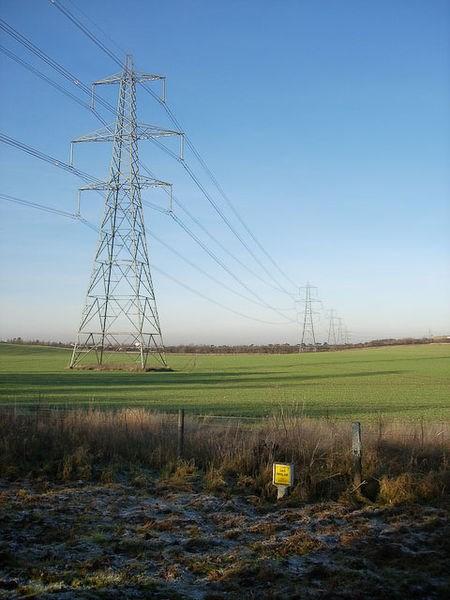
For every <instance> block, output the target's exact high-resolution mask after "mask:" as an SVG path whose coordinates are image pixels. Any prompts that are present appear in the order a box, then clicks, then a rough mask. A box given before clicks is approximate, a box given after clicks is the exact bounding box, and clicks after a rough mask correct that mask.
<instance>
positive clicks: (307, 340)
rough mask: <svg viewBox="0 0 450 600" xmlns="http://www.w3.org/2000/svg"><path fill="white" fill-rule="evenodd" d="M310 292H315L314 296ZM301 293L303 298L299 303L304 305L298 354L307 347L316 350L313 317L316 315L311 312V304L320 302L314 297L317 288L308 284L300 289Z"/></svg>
mask: <svg viewBox="0 0 450 600" xmlns="http://www.w3.org/2000/svg"><path fill="white" fill-rule="evenodd" d="M312 290H315V292H314V294H313V293H312ZM302 292H303V298H302V299H301V300H300V301H301V302H302V303H303V304H304V309H303V326H302V334H301V337H300V345H299V352H303V351H304V350H306V349H307V348H309V347H312V348H313V349H314V350H316V349H317V343H316V334H315V331H314V315H315V314H317V313H316V312H315V311H314V310H313V303H314V302H320V300H319V299H318V298H316V297H314V295H315V294H316V293H317V287H315V286H314V285H311V284H310V283H309V282H308V283H307V284H306V285H305V286H303V287H301V288H300V295H301V294H302Z"/></svg>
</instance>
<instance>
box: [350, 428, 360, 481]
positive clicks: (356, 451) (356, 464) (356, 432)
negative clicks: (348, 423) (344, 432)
mask: <svg viewBox="0 0 450 600" xmlns="http://www.w3.org/2000/svg"><path fill="white" fill-rule="evenodd" d="M361 457H362V443H361V423H359V422H358V421H356V422H355V423H352V471H353V485H354V486H355V488H359V487H360V485H361V483H362V462H361Z"/></svg>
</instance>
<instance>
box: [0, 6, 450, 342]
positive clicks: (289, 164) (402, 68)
mask: <svg viewBox="0 0 450 600" xmlns="http://www.w3.org/2000/svg"><path fill="white" fill-rule="evenodd" d="M63 3H65V5H66V6H67V7H68V8H69V9H70V10H73V11H74V13H76V7H79V8H81V9H82V10H83V11H84V12H85V13H86V14H87V15H88V16H89V17H91V18H92V19H93V20H94V22H95V23H97V24H98V25H100V26H101V27H102V28H103V29H104V30H105V31H106V32H107V33H108V34H109V35H110V36H111V38H112V39H113V40H115V41H116V42H117V43H119V44H120V46H121V47H122V48H124V49H125V50H126V51H128V52H132V53H133V55H134V58H135V63H136V65H137V67H138V69H139V70H142V71H148V72H156V73H162V74H165V75H166V76H167V78H168V101H169V104H170V106H171V107H172V109H173V110H174V112H175V114H176V115H177V118H178V119H179V120H180V121H181V123H182V124H183V127H184V129H185V131H186V132H187V133H188V134H189V135H190V137H191V139H192V140H193V141H194V143H195V144H196V146H197V147H198V149H199V150H200V152H201V154H202V156H203V157H204V158H206V160H207V162H208V164H209V166H210V167H211V168H212V170H213V171H214V172H215V174H216V175H217V177H218V179H219V181H220V182H221V184H222V186H223V187H224V188H225V190H226V191H227V193H228V195H229V197H230V198H231V199H232V201H233V203H234V205H235V206H236V207H237V208H238V210H239V211H240V213H241V214H242V216H243V218H244V219H245V221H246V222H247V223H248V224H249V225H250V227H251V229H252V231H253V232H254V233H255V235H256V236H257V237H258V238H259V239H260V240H261V242H262V243H263V244H264V246H265V248H267V250H268V251H269V252H270V253H271V255H272V256H273V257H274V258H275V259H276V261H277V262H278V263H279V264H281V265H282V266H283V269H284V270H285V271H286V273H287V274H288V275H289V277H290V278H291V279H292V280H294V282H298V285H303V284H304V282H305V281H307V280H309V281H311V282H312V283H314V284H315V285H316V286H318V293H319V296H320V298H321V299H322V300H323V307H324V310H325V309H327V308H334V309H336V310H337V312H338V314H339V315H340V316H342V317H343V318H344V319H345V322H346V324H347V326H348V328H349V330H350V331H351V332H352V335H353V338H354V339H367V338H372V337H390V336H406V335H415V336H422V335H425V334H427V333H428V332H429V331H431V332H432V333H434V334H439V333H449V332H450V270H449V263H450V260H449V259H450V241H449V240H450V236H449V231H450V213H449V196H450V175H449V159H450V118H449V107H450V79H449V77H450V65H449V56H450V54H449V42H448V40H449V33H450V32H449V29H450V27H449V24H450V5H449V3H448V2H447V1H444V0H443V1H441V0H431V1H430V0H421V1H415V0H408V1H406V0H405V1H401V0H394V1H392V0H391V1H383V0H381V1H377V2H365V1H362V0H358V1H351V0H343V1H341V2H337V1H331V0H330V1H312V0H311V1H302V0H296V1H294V0H287V1H284V2H276V1H272V2H269V1H265V0H263V1H256V0H252V1H236V0H228V1H227V2H218V1H207V0H197V1H192V0H185V1H172V0H168V1H167V2H156V1H153V0H150V1H145V2H144V1H143V0H128V1H127V3H126V9H124V3H123V1H122V0H109V1H108V2H107V3H106V2H103V1H100V0H94V1H92V0H91V1H89V2H88V1H85V0H76V1H74V2H72V3H70V2H68V1H67V0H63ZM74 6H75V8H74ZM1 8H2V11H1V12H2V18H3V19H5V20H6V21H7V22H8V23H9V24H10V25H12V26H13V27H14V28H16V29H17V30H18V31H20V32H21V33H22V34H24V35H26V36H27V37H29V38H30V39H31V40H32V41H33V42H34V43H35V44H37V45H38V46H39V47H40V48H42V49H43V50H44V51H45V52H47V53H48V54H49V55H50V56H52V57H53V58H55V59H56V60H58V61H59V62H60V63H62V64H63V65H64V66H66V67H67V68H68V69H70V70H71V71H72V72H73V73H75V74H76V75H77V76H78V77H79V78H80V79H81V80H82V81H83V82H85V83H88V84H89V83H90V82H91V81H93V80H95V79H98V78H100V77H103V76H105V75H108V74H111V73H114V72H115V71H116V70H117V68H116V65H115V64H114V63H113V62H112V61H111V59H110V58H108V57H107V56H106V55H104V54H103V53H102V52H101V51H100V50H99V49H98V48H97V47H96V46H94V45H93V44H92V43H91V42H90V41H89V40H87V38H86V37H84V36H83V34H82V33H81V32H80V31H79V30H77V29H76V28H75V27H74V25H73V24H72V23H70V22H69V21H68V20H67V19H66V18H65V17H64V16H63V15H61V13H60V12H59V11H58V10H56V9H55V8H54V7H52V5H51V4H50V3H49V2H47V0H35V1H33V2H31V1H25V0H19V1H18V0H2V2H1ZM125 12H126V14H124V13H125ZM76 14H78V15H79V13H76ZM79 16H81V17H82V18H83V19H84V17H83V15H79ZM89 26H90V27H92V25H89ZM94 30H95V29H94ZM95 31H96V33H97V34H98V35H99V36H100V37H102V34H101V33H100V32H99V31H98V30H95ZM102 39H103V41H105V42H106V43H107V44H108V45H111V44H112V42H111V41H110V40H109V39H107V38H104V37H102ZM1 43H2V45H3V46H5V47H7V48H8V49H10V50H12V51H13V52H15V53H16V54H18V55H20V56H21V57H22V58H23V59H25V60H27V61H28V62H31V63H33V64H34V65H35V66H37V67H38V68H39V69H41V70H42V71H44V72H45V73H46V74H47V75H49V76H50V77H52V78H54V79H55V80H57V81H58V82H59V83H61V84H62V85H64V86H65V87H67V88H68V89H70V91H72V92H73V93H78V92H77V90H76V88H75V87H72V88H70V84H68V83H67V82H64V80H62V79H58V76H57V75H55V74H54V73H53V72H52V71H51V70H49V69H48V68H46V67H45V65H43V64H42V63H39V62H38V60H37V59H36V58H35V57H34V56H32V55H30V54H29V53H28V52H27V51H26V50H25V49H23V48H22V47H21V46H19V45H18V44H17V43H16V42H14V41H13V40H12V39H10V38H9V37H8V36H6V35H2V41H1ZM114 50H115V51H116V49H115V48H114ZM0 69H1V85H2V94H1V97H0V103H1V117H0V119H1V130H2V131H3V132H5V133H6V134H8V135H10V136H12V137H15V138H17V139H19V140H21V141H24V142H26V143H28V144H30V145H32V146H35V147H37V148H39V149H41V150H43V151H44V152H46V153H48V154H51V155H53V156H55V157H58V158H60V159H62V160H66V159H67V157H68V147H69V141H70V140H71V139H73V138H75V137H77V136H79V135H81V134H84V133H87V132H90V131H92V130H95V129H97V128H98V127H99V124H98V122H97V121H96V120H95V118H94V117H93V115H92V114H90V113H89V112H88V111H86V110H84V109H83V108H81V107H79V106H78V105H76V104H74V103H73V102H72V101H71V100H70V99H68V98H66V97H65V96H62V95H60V94H59V93H58V92H57V91H55V90H54V89H52V88H50V87H49V86H48V85H47V84H45V83H44V82H42V81H41V80H39V79H37V78H36V77H35V76H34V75H32V74H30V73H28V72H27V71H25V70H24V69H23V68H22V67H20V66H19V65H17V64H16V63H14V62H12V61H11V60H10V59H8V58H6V57H4V56H3V55H0ZM102 93H103V94H105V98H107V99H108V100H110V101H111V102H115V96H114V94H115V93H116V89H109V90H107V91H103V92H102ZM79 96H80V98H82V97H83V96H82V94H79ZM138 113H139V117H140V119H141V120H142V121H145V122H149V123H153V124H160V125H164V126H167V125H169V122H168V120H167V118H166V116H165V114H164V112H163V111H162V110H161V108H160V107H159V106H158V105H157V104H156V103H155V102H153V101H152V99H151V97H150V96H149V95H147V94H140V95H139V97H138ZM105 116H107V115H105ZM140 149H141V158H142V161H143V162H144V163H145V164H146V165H148V166H149V167H150V168H151V169H152V171H154V172H155V173H156V174H157V175H158V176H159V177H160V178H161V179H164V180H166V181H172V182H173V183H174V189H175V192H176V194H177V196H178V197H180V199H182V201H183V202H184V203H185V204H186V205H187V206H188V207H189V208H190V210H191V211H192V212H193V213H194V214H195V215H196V217H198V218H199V219H200V220H201V221H202V223H204V224H205V226H207V227H208V229H209V230H210V231H211V232H212V233H213V235H215V236H216V237H217V238H218V239H220V240H221V242H222V243H223V244H225V245H226V246H227V247H229V248H230V249H231V250H232V251H233V252H234V253H235V254H237V255H238V256H239V257H240V259H241V260H243V261H245V262H246V263H248V265H249V266H251V267H252V268H253V269H254V270H255V271H258V272H261V271H260V270H259V267H258V265H257V264H256V263H255V262H254V261H253V259H252V258H251V257H250V256H249V255H248V254H246V251H245V249H244V248H243V247H241V246H240V245H239V243H238V242H237V241H236V240H235V239H233V237H232V236H231V235H230V233H229V232H227V230H226V228H225V227H224V225H223V223H221V222H220V221H219V220H218V219H217V215H215V213H214V211H212V210H211V207H210V206H209V205H208V203H207V202H206V200H205V199H204V198H202V196H201V194H200V193H199V192H198V190H196V188H195V186H193V185H192V183H191V182H189V180H188V179H187V178H186V176H185V175H184V174H183V172H182V170H181V168H180V166H179V165H177V164H176V163H174V162H173V161H170V160H169V159H168V158H167V157H166V156H165V155H163V154H161V153H160V152H159V150H158V149H157V148H156V147H155V146H154V145H152V144H151V143H150V142H141V146H140ZM110 151H111V148H110V146H109V145H107V144H105V145H98V144H92V145H89V146H88V145H87V144H86V145H83V147H80V148H78V149H77V165H78V166H79V167H80V168H82V169H84V170H86V171H88V172H90V173H92V174H94V175H96V176H98V177H101V178H105V177H106V175H107V172H108V167H109V156H110ZM0 152H1V181H2V185H1V189H0V192H2V193H6V194H11V195H14V196H18V197H20V198H24V199H27V200H31V201H35V202H40V203H43V204H49V205H52V206H57V207H60V208H62V209H63V210H73V207H74V202H75V197H76V189H77V187H78V186H79V185H80V182H79V180H77V179H76V178H75V177H74V176H72V175H70V174H66V173H63V172H61V171H59V170H57V169H55V168H53V167H51V166H49V165H46V164H44V163H42V162H40V161H38V160H36V159H34V158H31V157H28V156H26V155H24V154H22V153H21V152H19V151H18V150H14V149H12V148H9V147H5V146H2V147H1V148H0ZM187 159H188V160H189V161H190V162H191V164H192V165H193V166H194V167H195V169H196V171H197V172H198V173H199V174H201V169H200V168H199V167H198V165H197V164H196V163H195V159H194V158H193V157H192V156H191V155H189V154H188V155H187ZM202 181H204V182H205V183H206V184H207V185H209V184H208V180H207V178H205V177H203V175H202ZM209 189H210V190H211V191H213V188H212V187H211V186H209ZM146 197H147V199H149V200H152V201H154V202H163V198H162V197H160V196H158V195H155V196H154V197H153V198H152V195H151V194H148V193H146ZM216 199H217V201H218V202H220V203H221V206H222V207H223V209H224V210H226V211H227V214H229V215H230V218H233V217H232V215H231V213H229V211H228V209H227V207H226V206H225V204H224V203H223V201H222V200H220V197H219V196H217V195H216ZM82 210H83V213H84V214H85V215H86V216H87V217H88V218H89V219H90V220H91V221H93V222H98V219H99V218H100V214H101V198H100V197H98V196H96V195H90V196H88V195H86V198H85V199H84V200H83V206H82ZM0 211H1V224H0V236H1V240H0V251H1V281H2V283H1V287H2V306H1V317H0V337H2V338H5V337H9V336H15V335H21V336H22V337H40V338H44V339H49V338H60V339H67V340H69V339H74V337H75V331H76V328H77V325H78V320H79V314H80V310H81V306H82V302H83V297H84V293H85V290H86V286H87V282H88V278H89V274H90V268H91V266H90V262H91V260H92V257H93V253H94V248H95V243H96V235H95V233H94V232H92V231H91V230H89V229H87V228H84V227H83V226H82V225H81V224H79V223H76V222H73V221H71V220H69V219H64V218H62V217H59V216H54V215H49V214H45V213H42V212H38V211H33V210H31V209H28V208H24V207H21V206H17V205H13V204H8V203H6V202H5V201H2V200H0ZM181 216H183V215H182V213H181ZM145 217H146V224H147V226H148V229H149V231H150V232H152V231H154V232H155V233H156V234H157V235H158V236H159V237H161V238H162V239H164V240H165V241H166V242H167V243H169V244H171V245H172V246H173V247H175V248H176V249H177V250H178V251H179V252H181V253H182V254H184V255H185V256H188V257H189V258H190V259H191V260H192V261H194V262H195V263H196V264H198V265H199V266H201V267H202V268H203V269H205V270H207V271H208V272H210V273H211V274H213V275H214V276H215V277H216V278H219V279H221V280H222V281H223V282H224V283H226V284H227V285H229V286H230V287H233V288H235V289H239V287H238V285H237V284H236V283H235V282H234V281H233V280H232V279H230V277H229V276H228V275H227V274H226V273H225V272H221V271H220V268H219V267H218V266H217V265H216V264H215V263H214V262H212V261H211V259H210V258H209V257H208V256H207V255H206V254H204V253H203V252H202V250H200V249H199V248H198V247H196V246H195V244H194V243H193V242H192V241H191V240H190V239H189V238H188V237H187V236H186V235H185V234H184V233H183V232H182V230H181V229H179V228H177V227H176V225H175V224H174V223H173V222H171V220H170V219H169V218H168V217H167V216H165V215H162V214H159V213H157V212H155V211H152V210H150V209H147V208H146V213H145ZM233 223H235V225H236V228H239V224H238V223H237V222H236V221H235V220H234V221H233ZM193 228H194V227H193ZM194 229H195V228H194ZM196 231H197V230H196ZM208 243H209V242H208ZM250 243H251V242H250ZM149 245H150V254H151V261H152V263H154V264H155V265H157V266H158V267H160V268H162V269H163V270H164V271H166V272H168V273H170V274H171V275H173V276H174V277H175V278H177V279H179V280H181V281H183V282H185V283H186V284H188V285H190V286H191V287H193V288H195V289H197V290H198V291H199V292H201V293H203V294H207V295H208V296H210V297H211V298H213V299H216V300H218V301H220V302H222V303H224V304H226V305H227V306H229V307H230V308H233V309H234V310H236V311H239V312H242V313H245V314H247V315H249V316H253V317H256V318H259V319H262V320H268V321H280V320H281V319H280V316H279V315H278V314H277V313H274V312H273V311H270V310H266V309H263V308H258V307H255V306H254V305H253V304H251V303H249V302H247V301H245V300H242V298H240V297H238V296H236V295H233V294H231V293H229V292H227V291H225V290H224V289H223V288H221V287H220V286H218V285H216V284H214V283H211V281H209V280H207V279H205V277H204V276H203V275H201V274H200V273H198V272H196V271H195V270H193V269H191V268H190V267H188V266H186V265H185V264H184V263H183V262H182V261H180V259H179V258H177V257H175V256H173V255H172V254H171V253H170V252H168V251H167V250H166V249H165V248H164V247H162V246H161V245H160V244H159V243H158V242H156V241H154V240H152V238H149ZM253 247H254V246H253ZM215 250H216V251H217V253H218V254H219V255H220V256H223V257H225V256H226V255H224V254H223V252H222V251H221V250H220V249H218V248H217V247H215ZM255 252H258V249H257V248H255ZM260 256H261V260H263V261H265V257H264V255H260ZM226 260H228V259H226ZM230 264H232V263H231V261H230ZM266 264H267V267H268V268H270V269H272V267H271V265H270V263H267V261H266ZM233 268H234V269H235V270H236V273H237V274H238V276H239V277H240V278H241V279H243V280H245V281H246V283H247V284H248V285H249V286H250V287H251V288H252V289H253V290H255V291H256V293H258V294H259V295H260V296H262V297H263V298H264V300H265V301H266V302H267V303H269V304H270V305H272V306H275V307H280V308H282V309H289V310H288V311H287V312H286V314H287V315H288V317H289V318H291V317H294V316H295V311H294V310H292V308H293V306H294V305H293V302H292V299H291V298H290V297H289V296H287V295H284V294H281V293H277V292H275V291H273V290H272V289H271V288H269V287H268V286H265V285H263V284H260V282H259V281H258V280H257V279H255V278H252V277H251V276H249V275H248V273H246V271H245V270H243V269H241V268H240V267H238V266H236V265H233ZM272 270H273V269H272ZM275 275H276V273H275ZM280 280H281V277H280ZM154 283H155V289H156V294H157V301H158V306H159V311H160V317H161V324H162V328H163V333H164V336H165V339H166V342H168V343H180V342H183V343H185V342H208V343H233V342H247V343H252V342H253V343H258V342H275V341H288V342H295V341H296V339H297V333H296V326H295V323H283V324H277V325H270V324H263V323H260V322H257V321H252V320H249V319H244V318H241V317H238V316H237V315H235V314H233V313H230V312H227V311H225V310H223V309H222V308H219V307H218V306H215V305H213V304H211V303H208V302H207V301H205V300H203V299H201V298H199V297H197V296H195V295H193V294H192V293H191V292H189V291H187V290H185V289H184V288H182V287H180V286H178V285H177V284H176V283H174V282H173V281H171V280H169V279H167V278H165V277H164V276H163V275H161V274H160V273H158V272H155V273H154ZM284 284H286V285H288V283H287V282H286V281H285V280H284ZM291 287H292V286H291ZM241 292H242V293H245V290H243V289H241ZM318 328H319V329H320V331H321V335H322V336H323V335H325V333H326V329H327V320H326V317H325V316H322V317H321V319H320V321H319V322H318Z"/></svg>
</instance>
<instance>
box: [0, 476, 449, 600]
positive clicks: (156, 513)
mask: <svg viewBox="0 0 450 600" xmlns="http://www.w3.org/2000/svg"><path fill="white" fill-rule="evenodd" d="M449 555H450V526H449V514H448V511H447V510H445V509H444V508H433V507H428V506H421V505H409V506H397V507H392V506H384V507H380V506H377V505H360V506H357V505H355V504H352V503H351V502H347V503H333V502H328V503H322V504H309V505H304V506H301V507H288V506H283V505H274V504H264V505H262V504H260V502H259V500H258V498H256V497H255V496H242V497H230V498H227V497H224V496H223V497H222V496H219V495H217V496H215V495H207V494H205V493H197V492H194V491H192V490H190V491H189V490H171V489H164V487H161V486H159V487H157V486H153V488H152V486H145V487H143V488H142V489H138V488H136V487H131V486H127V485H125V484H124V485H120V484H109V485H90V484H88V483H83V482H78V483H75V484H71V485H50V484H40V485H39V484H36V483H35V484H31V483H28V482H26V481H22V482H20V483H14V484H11V483H7V482H0V598H8V599H14V598H25V597H27V598H52V599H64V600H71V599H75V598H108V599H110V598H111V599H114V598H155V599H176V598H179V599H181V598H193V599H194V598H195V599H199V600H200V599H202V600H219V599H225V598H230V599H238V598H239V599H241V598H245V599H246V598H249V599H252V598H255V599H256V598H258V599H271V598H280V599H281V598H283V599H284V598H286V599H289V598H298V599H316V598H351V599H372V598H373V599H378V598H380V599H388V598H389V599H390V600H392V599H397V598H408V599H410V600H412V599H419V598H420V599H426V598H429V599H435V598H436V599H437V598H442V599H444V598H449V597H450V581H449V573H450V556H449Z"/></svg>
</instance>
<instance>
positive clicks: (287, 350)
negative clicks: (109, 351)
mask: <svg viewBox="0 0 450 600" xmlns="http://www.w3.org/2000/svg"><path fill="white" fill-rule="evenodd" d="M433 342H440V343H442V342H445V343H450V336H433V337H425V338H412V337H408V338H383V339H378V340H370V341H368V342H358V343H355V344H336V345H331V344H328V343H327V342H323V343H321V344H317V345H316V346H302V347H300V345H299V344H288V343H284V344H237V345H229V344H220V345H216V344H179V345H177V346H165V351H166V352H167V353H169V354H295V353H298V352H300V351H302V352H329V351H330V350H346V349H351V348H374V347H378V346H399V345H405V346H406V345H411V344H431V343H433ZM2 343H7V344H23V345H27V346H28V345H31V346H56V347H59V348H72V347H73V343H67V342H61V341H56V342H55V341H43V340H39V339H35V340H24V339H23V338H21V337H14V338H10V339H7V340H5V341H2ZM118 350H120V348H118Z"/></svg>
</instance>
